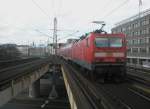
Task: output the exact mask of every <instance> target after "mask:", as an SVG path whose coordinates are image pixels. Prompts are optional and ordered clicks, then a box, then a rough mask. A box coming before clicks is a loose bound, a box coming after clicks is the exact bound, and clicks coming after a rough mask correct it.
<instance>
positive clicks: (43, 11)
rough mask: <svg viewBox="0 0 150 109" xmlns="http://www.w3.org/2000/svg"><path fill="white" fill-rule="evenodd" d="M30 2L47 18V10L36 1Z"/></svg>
mask: <svg viewBox="0 0 150 109" xmlns="http://www.w3.org/2000/svg"><path fill="white" fill-rule="evenodd" d="M32 2H33V3H34V4H35V6H36V7H38V8H39V9H40V10H41V12H42V13H43V14H45V15H46V16H47V17H48V18H49V17H50V16H49V15H48V14H47V12H46V11H45V10H44V9H43V8H41V7H40V5H39V4H38V3H37V2H35V1H34V0H32Z"/></svg>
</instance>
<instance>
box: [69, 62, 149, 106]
mask: <svg viewBox="0 0 150 109" xmlns="http://www.w3.org/2000/svg"><path fill="white" fill-rule="evenodd" d="M67 68H68V69H69V72H70V74H71V75H74V78H75V79H77V80H78V81H79V82H78V85H79V87H81V89H82V91H83V93H84V95H85V96H86V97H87V99H88V101H89V102H90V103H91V105H92V107H93V109H96V108H99V107H101V108H102V107H103V108H105V109H149V107H150V98H149V97H147V96H145V95H143V94H141V93H139V92H138V91H137V90H135V88H134V86H133V84H131V83H130V82H128V81H127V82H125V83H120V84H114V83H106V84H99V83H97V82H93V81H89V80H88V79H86V78H85V77H83V76H82V75H81V73H83V72H81V71H80V70H79V69H78V70H76V69H75V68H74V67H72V66H70V65H69V64H67Z"/></svg>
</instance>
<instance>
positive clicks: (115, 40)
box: [109, 37, 122, 47]
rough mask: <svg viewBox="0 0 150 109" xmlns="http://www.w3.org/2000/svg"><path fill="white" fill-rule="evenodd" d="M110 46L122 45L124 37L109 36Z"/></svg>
mask: <svg viewBox="0 0 150 109" xmlns="http://www.w3.org/2000/svg"><path fill="white" fill-rule="evenodd" d="M109 42H110V47H122V38H119V37H115V38H109Z"/></svg>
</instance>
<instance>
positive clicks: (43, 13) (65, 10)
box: [0, 0, 150, 44]
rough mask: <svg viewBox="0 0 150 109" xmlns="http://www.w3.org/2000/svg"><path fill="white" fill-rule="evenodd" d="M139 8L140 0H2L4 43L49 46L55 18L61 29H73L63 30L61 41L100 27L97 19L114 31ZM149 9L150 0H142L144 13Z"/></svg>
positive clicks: (0, 17)
mask: <svg viewBox="0 0 150 109" xmlns="http://www.w3.org/2000/svg"><path fill="white" fill-rule="evenodd" d="M138 6H139V0H0V44H2V43H16V44H31V43H32V42H33V41H34V42H35V43H36V44H39V43H45V44H46V43H47V40H48V36H47V35H49V36H52V35H53V32H52V31H51V30H50V29H52V28H53V18H54V16H56V17H57V19H58V29H61V30H69V31H59V32H58V37H60V38H61V37H65V36H67V35H68V34H72V33H75V31H77V30H79V33H76V34H74V37H77V36H79V35H81V34H83V33H85V32H90V31H92V30H94V29H96V28H98V27H99V26H98V25H95V24H92V23H91V22H92V21H94V20H98V21H105V22H106V27H105V29H106V30H107V31H110V30H111V28H112V27H113V26H114V24H115V23H117V22H119V21H121V20H123V19H125V18H128V17H131V16H133V15H135V14H137V13H138V12H139V8H138ZM148 8H150V0H142V7H141V10H145V9H148ZM39 31H40V32H39ZM64 40H65V39H64ZM64 40H61V42H63V41H64ZM49 41H50V42H51V41H52V40H51V39H49Z"/></svg>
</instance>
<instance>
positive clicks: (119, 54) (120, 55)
mask: <svg viewBox="0 0 150 109" xmlns="http://www.w3.org/2000/svg"><path fill="white" fill-rule="evenodd" d="M113 57H124V53H122V52H118V53H117V52H116V53H113Z"/></svg>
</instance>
